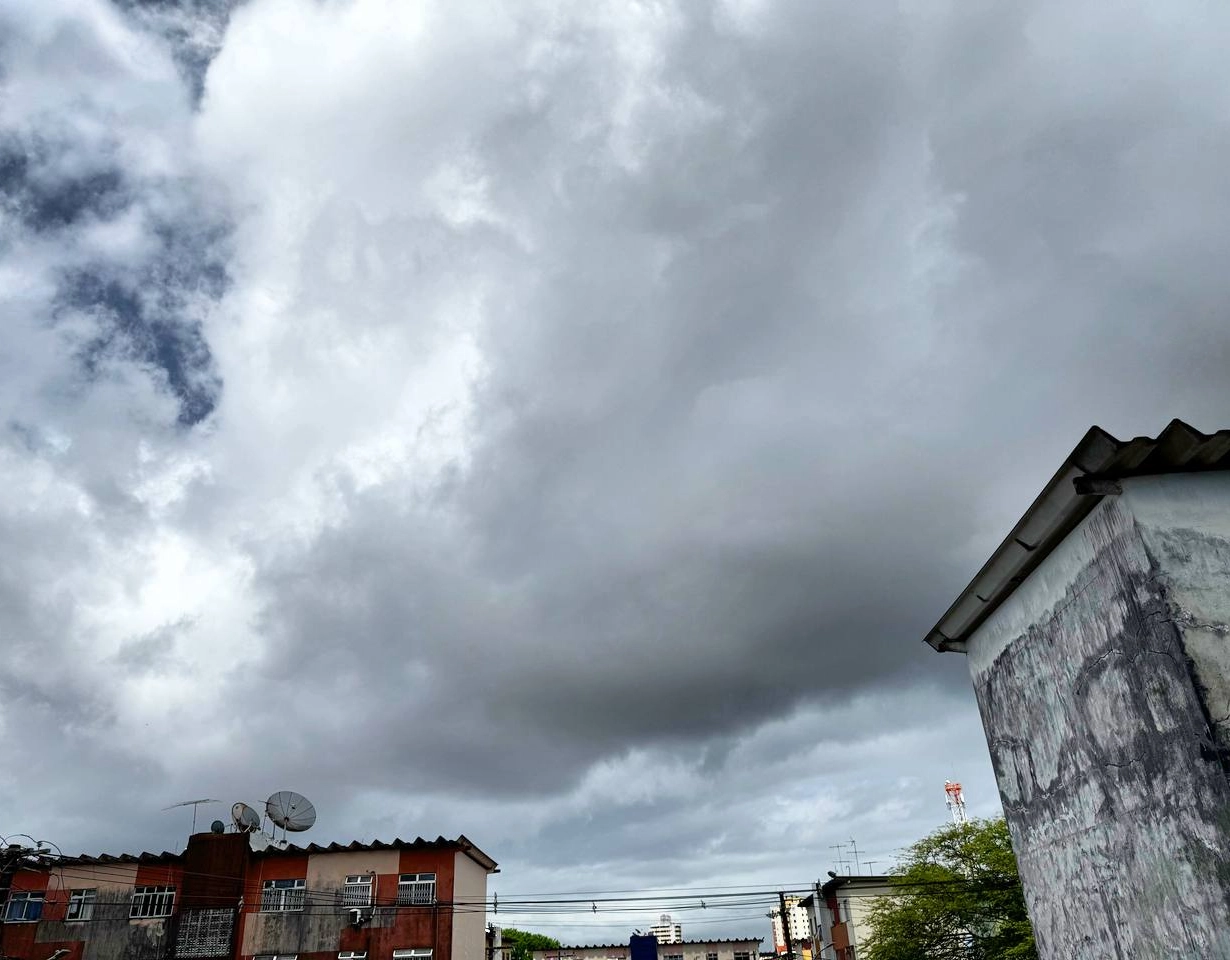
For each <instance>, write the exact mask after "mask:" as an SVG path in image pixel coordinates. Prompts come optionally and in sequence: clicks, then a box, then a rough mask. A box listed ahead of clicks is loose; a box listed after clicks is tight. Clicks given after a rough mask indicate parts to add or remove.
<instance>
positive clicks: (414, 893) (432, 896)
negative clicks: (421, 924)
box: [397, 873, 436, 904]
mask: <svg viewBox="0 0 1230 960" xmlns="http://www.w3.org/2000/svg"><path fill="white" fill-rule="evenodd" d="M397 902H398V903H399V904H406V903H411V904H415V903H435V902H436V875H435V874H434V873H403V874H402V875H401V876H400V877H398V878H397Z"/></svg>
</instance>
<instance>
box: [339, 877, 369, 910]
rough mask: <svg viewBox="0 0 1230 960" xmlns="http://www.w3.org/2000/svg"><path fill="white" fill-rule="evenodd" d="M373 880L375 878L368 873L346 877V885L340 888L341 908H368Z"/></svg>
mask: <svg viewBox="0 0 1230 960" xmlns="http://www.w3.org/2000/svg"><path fill="white" fill-rule="evenodd" d="M375 880H376V878H375V876H373V875H372V874H370V873H356V874H351V875H350V876H349V877H347V878H346V884H345V886H343V887H342V906H343V907H370V906H371V905H372V891H373V889H374V888H375Z"/></svg>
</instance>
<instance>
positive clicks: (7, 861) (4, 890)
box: [0, 843, 39, 903]
mask: <svg viewBox="0 0 1230 960" xmlns="http://www.w3.org/2000/svg"><path fill="white" fill-rule="evenodd" d="M38 852H39V851H38V850H37V849H35V848H34V847H27V846H25V845H23V844H20V843H10V844H8V845H7V846H5V847H0V903H4V902H6V901H7V900H8V898H9V887H10V886H12V883H13V874H15V873H16V872H17V869H18V868H19V867H21V866H22V865H24V864H25V863H26V862H27V861H28V860H29V858H30V857H32V856H34V855H35V854H37V853H38Z"/></svg>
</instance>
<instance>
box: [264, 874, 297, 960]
mask: <svg viewBox="0 0 1230 960" xmlns="http://www.w3.org/2000/svg"><path fill="white" fill-rule="evenodd" d="M306 886H307V882H306V881H305V880H301V879H300V880H266V881H265V883H264V885H263V886H262V888H261V913H285V912H287V911H291V910H302V909H303V900H304V897H305V895H306V894H307V890H306ZM278 956H279V957H281V954H278Z"/></svg>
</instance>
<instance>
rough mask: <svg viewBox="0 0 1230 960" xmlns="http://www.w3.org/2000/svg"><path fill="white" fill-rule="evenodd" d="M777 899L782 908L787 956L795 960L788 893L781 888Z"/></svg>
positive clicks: (788, 959)
mask: <svg viewBox="0 0 1230 960" xmlns="http://www.w3.org/2000/svg"><path fill="white" fill-rule="evenodd" d="M777 899H778V902H779V903H780V904H781V908H782V913H781V917H782V937H783V938H784V939H785V941H786V958H787V960H794V938H793V937H792V936H790V915H789V914H788V913H786V894H785V893H783V892H782V891H780V890H779V891H778V892H777Z"/></svg>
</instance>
